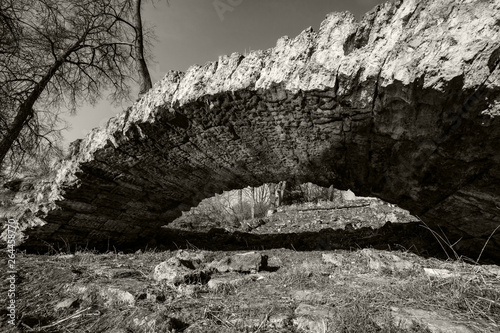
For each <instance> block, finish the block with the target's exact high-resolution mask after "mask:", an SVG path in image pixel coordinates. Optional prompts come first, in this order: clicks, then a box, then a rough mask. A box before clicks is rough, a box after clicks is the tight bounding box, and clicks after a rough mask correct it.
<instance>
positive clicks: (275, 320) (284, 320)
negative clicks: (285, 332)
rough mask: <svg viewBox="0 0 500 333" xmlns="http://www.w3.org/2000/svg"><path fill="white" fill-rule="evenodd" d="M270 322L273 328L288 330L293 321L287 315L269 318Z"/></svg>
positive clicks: (275, 315)
mask: <svg viewBox="0 0 500 333" xmlns="http://www.w3.org/2000/svg"><path fill="white" fill-rule="evenodd" d="M268 321H269V325H270V326H271V327H273V328H286V327H288V326H289V325H290V323H291V321H292V319H291V316H290V315H287V314H274V315H271V316H270V317H269V319H268Z"/></svg>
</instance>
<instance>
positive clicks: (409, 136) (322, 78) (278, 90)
mask: <svg viewBox="0 0 500 333" xmlns="http://www.w3.org/2000/svg"><path fill="white" fill-rule="evenodd" d="M499 17H500V2H498V1H495V0H486V1H480V0H477V1H474V0H456V1H453V2H450V1H444V0H422V1H420V0H418V1H417V0H405V1H402V2H401V1H400V2H396V3H386V4H384V5H380V6H377V7H376V8H375V9H374V10H373V11H371V12H370V13H368V14H366V15H365V16H364V17H363V19H362V20H361V21H359V22H358V21H356V20H355V18H354V16H353V15H351V14H350V13H347V12H345V13H332V14H330V15H328V16H327V18H326V19H325V21H324V22H323V23H322V24H321V27H320V29H319V31H318V32H315V31H313V30H312V29H307V30H305V31H303V32H302V33H301V34H300V35H299V36H297V37H296V38H294V39H289V38H288V37H283V38H281V39H279V40H278V42H277V45H276V47H274V48H272V49H269V50H265V51H256V52H252V53H250V54H249V55H248V56H246V57H245V56H243V55H241V54H232V55H231V56H223V57H220V58H219V60H218V61H215V62H211V63H207V64H206V65H204V66H193V67H191V68H190V69H189V70H188V71H187V72H186V73H179V72H170V73H168V74H167V75H166V76H165V77H164V79H163V80H162V81H160V82H158V83H157V84H156V85H155V86H154V87H153V89H152V90H151V91H150V92H149V93H147V94H146V95H145V96H144V97H143V98H142V99H141V100H139V101H138V102H137V103H136V104H134V105H133V106H132V107H131V108H130V109H129V110H127V111H126V112H124V113H123V114H121V115H119V116H118V117H116V118H112V119H110V120H109V122H108V124H107V126H105V127H104V128H99V129H95V130H93V131H92V132H91V133H90V134H89V135H88V136H87V137H85V138H84V139H83V140H81V141H80V142H79V146H78V147H77V148H78V149H74V151H75V153H74V155H73V156H71V157H70V158H69V159H68V160H66V161H65V162H64V163H63V165H62V166H61V169H60V171H59V173H58V175H57V177H56V179H55V183H54V186H53V188H52V193H51V196H50V198H51V199H50V201H49V202H46V203H45V208H44V209H43V210H41V211H40V212H39V214H40V215H41V217H42V218H43V219H44V221H45V222H46V224H45V225H43V226H40V227H36V228H32V229H30V230H28V231H27V234H28V236H29V239H28V240H27V241H26V243H25V246H26V247H31V248H36V247H40V248H46V243H45V242H48V243H55V242H59V243H60V242H61V240H64V241H65V242H67V243H68V244H72V246H75V245H82V246H89V247H103V248H106V247H109V244H113V245H115V246H117V247H120V246H125V245H127V244H138V243H141V242H143V243H144V244H146V243H147V242H148V241H149V240H150V239H151V238H153V237H154V236H155V234H157V233H158V230H159V228H160V226H161V225H165V224H167V223H169V222H170V221H172V220H173V219H174V218H176V217H177V216H179V215H180V213H181V211H182V210H187V209H188V208H189V207H192V206H194V205H196V204H197V203H198V202H200V201H201V200H202V199H203V198H205V197H209V196H212V195H214V193H220V192H221V191H223V190H229V189H236V188H243V187H245V186H257V185H261V184H263V183H266V182H278V181H280V180H294V181H297V182H314V183H316V184H319V185H324V186H328V185H330V184H333V185H334V186H335V187H337V188H340V189H351V190H352V191H354V192H355V193H356V194H359V195H363V196H375V197H379V198H381V199H383V200H386V201H388V202H391V203H394V204H397V205H399V206H400V207H402V208H405V209H408V210H410V212H411V213H412V214H414V215H418V216H419V217H420V218H422V220H423V221H425V222H426V223H427V224H428V225H429V226H430V227H433V228H436V229H437V228H438V226H440V227H441V228H442V230H443V231H444V232H445V233H446V235H447V236H448V237H449V238H450V242H452V243H454V242H455V241H456V240H457V239H458V238H459V237H462V240H461V241H460V242H459V243H458V244H457V245H456V246H455V249H456V250H457V251H462V252H463V253H466V254H470V255H471V256H473V255H475V254H477V253H478V252H479V251H480V249H481V248H482V246H483V245H484V242H485V240H486V239H487V238H488V236H489V235H490V234H491V233H492V231H493V230H494V229H495V228H496V227H497V226H498V225H499V224H500V209H499V208H500V207H499V204H498V203H499V202H500V186H499V185H500V148H499V147H500V69H499V67H500V66H499V59H500V43H499V41H500V19H499ZM438 230H439V229H438ZM498 248H500V233H497V234H495V235H493V237H491V239H490V241H489V243H488V246H487V247H486V248H485V251H484V253H483V255H490V256H496V257H497V258H498V256H499V254H498V252H497V251H498Z"/></svg>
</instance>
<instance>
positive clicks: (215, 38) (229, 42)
mask: <svg viewBox="0 0 500 333" xmlns="http://www.w3.org/2000/svg"><path fill="white" fill-rule="evenodd" d="M143 2H144V3H143V11H142V15H143V21H144V24H145V26H146V27H149V28H151V29H152V30H153V31H154V32H155V35H156V40H154V41H152V43H153V45H152V50H151V53H152V55H151V57H150V58H149V59H148V60H149V61H148V66H149V69H150V72H151V76H152V80H153V84H154V83H155V82H157V81H159V80H160V79H161V78H162V77H163V76H164V75H165V73H167V72H168V71H169V70H179V71H186V70H187V69H188V68H189V67H190V66H191V65H194V64H198V65H203V64H205V63H207V62H209V61H215V60H217V59H218V58H219V56H221V55H224V54H231V53H233V52H240V53H242V54H244V53H245V52H248V51H249V50H262V49H268V48H271V47H274V46H275V45H276V41H277V40H278V39H279V38H280V37H282V36H289V37H290V38H293V37H295V36H297V35H298V34H300V32H302V31H303V30H304V29H307V28H308V27H310V26H312V27H313V29H314V30H315V31H317V30H318V29H319V25H320V23H321V22H322V21H323V20H324V18H325V16H326V15H327V14H328V13H330V12H339V11H350V12H351V13H353V14H354V15H355V16H356V17H357V18H358V19H359V18H361V17H362V15H363V14H365V13H366V12H368V11H369V10H371V9H372V8H373V7H375V6H376V5H377V4H379V3H382V2H384V1H383V0H169V1H167V0H156V1H153V2H151V1H143ZM132 84H133V83H132ZM133 97H134V98H135V96H133ZM131 104H132V101H126V102H124V103H123V104H122V105H121V106H114V105H112V103H111V102H110V101H108V100H107V99H106V98H103V100H101V101H100V102H99V103H98V104H97V105H95V106H91V105H82V106H81V107H80V108H79V110H78V112H77V114H76V115H69V114H67V115H65V116H64V119H65V120H66V121H67V123H68V124H69V126H70V127H69V128H68V129H67V130H65V131H63V137H64V141H63V147H64V148H67V146H68V144H69V143H70V142H72V141H74V140H76V139H79V138H82V137H84V136H85V135H86V134H87V133H88V132H89V131H90V130H91V129H92V128H94V127H97V126H103V125H105V124H106V122H107V121H108V119H109V118H111V117H113V116H115V115H116V114H117V113H120V112H121V111H122V110H124V109H126V108H127V107H128V106H129V105H131Z"/></svg>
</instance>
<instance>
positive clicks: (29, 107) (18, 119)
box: [0, 48, 73, 167]
mask: <svg viewBox="0 0 500 333" xmlns="http://www.w3.org/2000/svg"><path fill="white" fill-rule="evenodd" d="M71 52H73V48H72V49H70V50H69V51H68V52H66V54H65V55H64V56H63V57H61V58H59V59H57V60H56V62H55V63H54V64H53V65H52V67H51V68H50V69H49V71H48V72H47V74H46V75H45V76H44V77H43V78H42V79H41V80H40V82H38V83H37V85H36V86H35V88H34V89H33V91H32V92H31V94H30V95H29V96H28V98H27V99H26V100H25V101H24V102H23V103H22V104H21V105H20V106H19V109H18V111H17V114H16V116H15V117H14V121H13V122H12V124H11V125H10V126H9V128H8V130H7V133H6V134H5V135H4V136H3V138H2V141H0V167H1V166H2V164H3V162H4V159H5V156H7V153H8V152H9V150H10V148H11V147H12V145H13V144H14V141H16V139H17V138H18V137H19V134H20V133H21V131H22V129H23V127H24V125H25V124H26V122H27V121H28V120H29V119H30V118H31V117H32V116H33V106H34V105H35V103H36V101H37V100H38V98H39V97H40V95H41V94H42V92H43V91H44V90H45V87H47V84H48V83H49V81H50V80H51V79H52V77H53V76H54V74H55V73H56V72H57V70H58V69H59V68H60V67H61V66H62V64H63V63H64V61H65V60H66V58H67V57H68V56H69V54H70V53H71Z"/></svg>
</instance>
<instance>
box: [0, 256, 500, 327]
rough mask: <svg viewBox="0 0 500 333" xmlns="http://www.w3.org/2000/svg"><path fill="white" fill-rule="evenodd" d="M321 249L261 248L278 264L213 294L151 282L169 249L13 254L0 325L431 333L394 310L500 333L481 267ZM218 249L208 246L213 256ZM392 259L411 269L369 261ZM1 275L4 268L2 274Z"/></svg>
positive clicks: (492, 280) (498, 285)
mask: <svg viewBox="0 0 500 333" xmlns="http://www.w3.org/2000/svg"><path fill="white" fill-rule="evenodd" d="M323 253H325V252H296V251H290V250H269V251H265V254H267V255H268V256H269V257H270V258H271V259H273V260H274V261H275V262H279V263H280V269H279V270H277V271H276V272H260V273H259V274H258V275H255V276H250V275H245V276H243V275H242V277H243V278H244V281H243V282H242V283H238V284H236V285H225V286H224V287H221V288H219V289H215V290H211V289H209V288H208V287H207V286H206V285H201V284H198V285H197V286H195V287H192V288H188V287H186V286H181V287H172V286H168V285H165V284H161V283H157V282H155V281H154V280H153V279H152V271H153V269H154V267H155V265H157V264H158V263H160V262H162V261H164V260H166V259H168V258H170V257H171V256H173V255H175V252H154V251H149V252H146V253H140V254H139V253H138V254H130V255H123V254H119V253H114V252H112V253H107V254H95V253H91V252H80V253H76V254H75V255H53V256H48V255H45V256H35V255H22V254H19V255H18V263H19V280H18V288H19V293H18V297H17V298H18V309H17V311H18V315H19V318H18V319H19V320H18V327H17V328H15V329H14V328H11V327H10V326H8V325H7V323H6V322H1V323H0V329H1V330H2V331H3V332H4V331H5V332H16V331H21V332H37V331H38V332H40V331H42V332H111V331H112V330H113V329H118V328H121V329H123V330H122V331H116V330H115V332H181V331H185V332H304V330H301V329H299V326H300V325H299V326H298V324H297V323H298V321H297V320H299V319H300V320H305V322H306V323H309V324H310V323H315V325H316V326H315V330H316V331H318V332H321V330H323V331H324V332H381V331H383V332H412V333H419V332H428V330H427V328H426V327H425V325H423V324H420V325H419V324H418V323H416V324H415V323H414V324H413V325H411V326H408V325H406V326H405V325H400V323H398V322H396V321H395V320H394V313H393V311H392V309H393V308H394V307H397V308H417V309H424V310H432V311H435V312H436V313H443V314H445V315H447V316H450V317H452V318H453V320H454V321H457V322H461V323H467V326H468V327H471V328H473V329H475V330H477V331H479V332H498V331H499V329H500V328H499V325H500V279H499V277H498V276H496V275H494V274H492V273H489V272H488V271H487V270H486V269H485V268H483V267H482V266H478V265H471V264H467V263H465V262H449V261H439V260H437V259H423V258H420V257H418V256H416V255H414V254H411V253H404V252H392V253H387V252H384V251H375V250H363V251H351V252H350V251H337V252H329V253H333V255H335V256H338V257H339V263H340V265H338V266H336V265H333V264H330V263H326V262H324V261H323V260H322V259H321V258H322V254H323ZM224 255H226V253H222V252H212V253H209V252H207V258H210V260H215V259H219V258H221V257H222V256H224ZM392 255H396V256H397V257H399V258H400V259H401V260H405V261H408V262H411V263H413V267H412V268H411V269H408V270H406V271H398V270H395V269H393V268H391V266H387V267H385V266H384V267H381V268H380V269H374V268H373V265H372V263H371V262H370V260H372V259H370V258H372V257H373V258H375V257H377V256H378V257H377V258H385V257H386V256H388V257H387V258H392V257H391V256H392ZM370 256H372V257H370ZM423 267H428V268H441V269H447V270H448V271H449V272H451V273H452V277H450V278H429V277H428V276H427V275H426V274H424V271H423ZM112 270H123V271H126V272H129V273H127V274H133V275H130V276H122V277H112V278H110V277H109V276H108V275H107V274H108V272H110V271H112ZM3 275H4V273H3V272H2V279H4V278H5V276H3ZM219 275H220V276H221V277H223V276H226V277H230V276H229V275H225V274H219V273H218V274H215V275H213V277H214V278H215V277H218V276H219ZM240 278H241V277H240ZM78 286H80V287H81V286H83V287H87V290H86V291H85V292H83V293H78V292H76V291H75V288H77V287H78ZM107 286H113V287H114V288H118V289H121V290H124V291H128V292H129V293H130V294H132V295H133V299H134V304H126V303H121V302H111V303H106V302H107V299H106V298H105V297H103V296H102V293H101V292H100V291H99V290H101V289H100V288H104V287H107ZM70 287H71V288H70ZM2 288H3V289H5V286H2ZM72 288H73V289H72ZM2 292H5V290H2ZM68 298H73V299H74V300H75V303H74V304H73V306H72V307H68V308H64V309H61V310H55V306H56V304H58V303H59V302H61V301H62V300H65V299H68ZM301 304H307V305H308V306H311V307H317V308H318V309H323V310H321V311H330V312H329V313H330V315H328V316H326V317H321V316H320V317H314V315H312V317H308V315H300V314H297V313H296V311H297V310H296V309H297V308H298V307H299V305H301ZM325 309H326V310H325ZM3 317H5V316H3ZM304 318H305V319H304ZM307 320H310V321H307ZM311 325H312V324H311Z"/></svg>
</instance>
